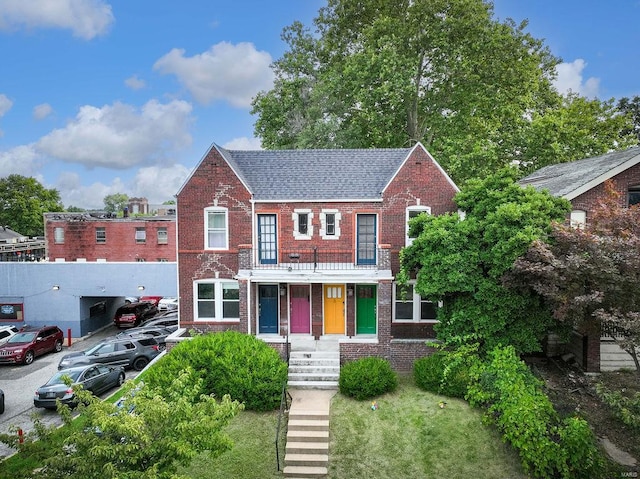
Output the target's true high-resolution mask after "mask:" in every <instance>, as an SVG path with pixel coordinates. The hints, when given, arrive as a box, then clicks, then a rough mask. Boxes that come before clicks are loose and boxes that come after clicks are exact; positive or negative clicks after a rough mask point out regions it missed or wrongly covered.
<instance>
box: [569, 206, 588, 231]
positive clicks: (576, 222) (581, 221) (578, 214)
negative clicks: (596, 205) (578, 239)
mask: <svg viewBox="0 0 640 479" xmlns="http://www.w3.org/2000/svg"><path fill="white" fill-rule="evenodd" d="M570 224H571V227H572V228H578V229H581V230H582V229H584V227H585V225H586V224H587V212H586V211H583V210H573V211H572V212H571V219H570Z"/></svg>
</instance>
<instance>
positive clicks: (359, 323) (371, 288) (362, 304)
mask: <svg viewBox="0 0 640 479" xmlns="http://www.w3.org/2000/svg"><path fill="white" fill-rule="evenodd" d="M376 303H377V295H376V285H375V284H358V285H356V334H376Z"/></svg>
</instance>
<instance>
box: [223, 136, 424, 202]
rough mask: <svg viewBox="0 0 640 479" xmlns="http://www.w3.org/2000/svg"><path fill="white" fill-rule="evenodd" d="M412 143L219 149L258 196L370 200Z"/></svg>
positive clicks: (379, 192)
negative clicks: (338, 147)
mask: <svg viewBox="0 0 640 479" xmlns="http://www.w3.org/2000/svg"><path fill="white" fill-rule="evenodd" d="M411 150H412V149H411V148H390V149H361V150H360V149H357V150H356V149H344V150H247V151H240V150H225V149H223V148H219V147H218V151H220V153H221V154H222V155H223V156H224V157H225V159H226V160H227V161H228V162H229V164H230V165H231V167H232V168H233V169H234V170H235V171H236V173H237V174H238V175H239V176H240V178H241V179H242V181H244V182H245V183H246V185H247V186H248V187H249V189H250V190H251V192H252V193H253V194H254V198H255V199H256V200H258V201H280V200H283V201H284V200H289V201H291V200H302V201H312V200H319V201H320V200H346V199H363V200H372V199H379V198H381V197H382V190H383V188H384V187H385V186H386V185H387V183H388V182H389V181H390V180H391V178H392V177H393V175H394V174H395V173H396V172H397V171H398V169H399V168H400V166H401V165H402V163H403V162H404V160H405V159H406V158H407V156H408V155H409V153H410V152H411Z"/></svg>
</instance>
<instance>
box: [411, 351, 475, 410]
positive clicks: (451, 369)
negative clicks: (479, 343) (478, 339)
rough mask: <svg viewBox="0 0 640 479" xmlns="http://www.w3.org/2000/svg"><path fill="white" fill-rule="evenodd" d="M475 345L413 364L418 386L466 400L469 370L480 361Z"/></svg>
mask: <svg viewBox="0 0 640 479" xmlns="http://www.w3.org/2000/svg"><path fill="white" fill-rule="evenodd" d="M476 351H477V348H476V346H474V345H469V346H463V347H461V348H459V349H458V350H456V351H444V350H443V351H437V352H436V353H434V354H432V355H430V356H425V357H424V358H420V359H418V360H417V361H416V362H415V363H413V377H414V380H415V382H416V385H417V386H418V387H419V388H421V389H424V390H426V391H430V392H433V393H436V394H444V395H445V396H451V397H457V398H464V397H465V395H466V394H467V387H468V385H469V369H470V368H471V365H472V364H473V363H474V362H476V361H478V359H477V353H476Z"/></svg>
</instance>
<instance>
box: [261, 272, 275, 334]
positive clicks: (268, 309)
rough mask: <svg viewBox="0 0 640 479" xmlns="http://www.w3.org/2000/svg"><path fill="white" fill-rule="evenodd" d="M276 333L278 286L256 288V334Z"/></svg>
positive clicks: (270, 285) (267, 285) (264, 285)
mask: <svg viewBox="0 0 640 479" xmlns="http://www.w3.org/2000/svg"><path fill="white" fill-rule="evenodd" d="M277 332H278V285H277V284H261V285H259V286H258V333H260V334H273V333H277Z"/></svg>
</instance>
